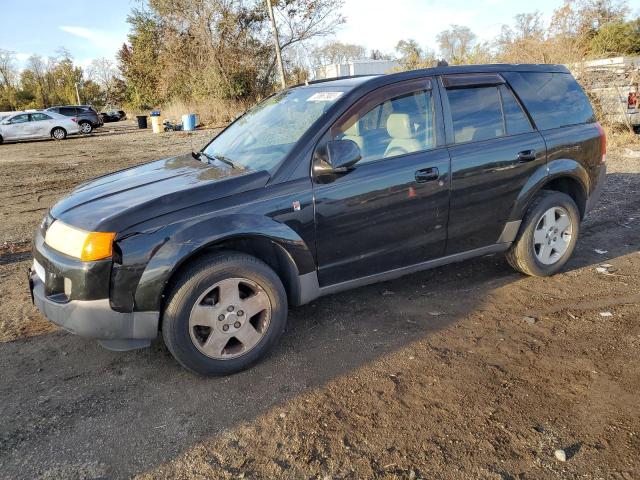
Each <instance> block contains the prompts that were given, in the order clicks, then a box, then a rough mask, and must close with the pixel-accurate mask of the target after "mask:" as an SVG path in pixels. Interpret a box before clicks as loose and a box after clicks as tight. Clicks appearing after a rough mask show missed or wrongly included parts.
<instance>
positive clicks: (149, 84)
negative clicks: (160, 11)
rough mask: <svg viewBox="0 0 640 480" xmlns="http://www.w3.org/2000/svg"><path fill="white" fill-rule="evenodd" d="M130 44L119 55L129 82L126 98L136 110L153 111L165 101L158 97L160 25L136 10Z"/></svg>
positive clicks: (125, 45)
mask: <svg viewBox="0 0 640 480" xmlns="http://www.w3.org/2000/svg"><path fill="white" fill-rule="evenodd" d="M127 21H128V22H129V24H130V25H131V32H130V33H129V36H128V39H129V43H128V44H123V45H122V48H121V49H120V51H119V52H118V61H119V67H120V72H121V73H122V76H123V78H124V79H125V82H126V85H127V86H126V91H125V98H126V100H127V103H128V104H129V105H130V106H132V107H133V108H136V109H144V108H151V107H153V106H155V105H157V104H158V103H159V102H160V101H161V100H162V99H161V98H160V97H159V96H158V94H157V90H158V89H157V83H158V81H159V77H160V74H161V71H162V66H161V65H160V39H161V35H160V24H159V21H158V19H157V17H155V16H154V15H153V14H152V13H150V12H148V11H143V10H138V9H134V10H133V12H132V13H131V15H129V17H128V18H127Z"/></svg>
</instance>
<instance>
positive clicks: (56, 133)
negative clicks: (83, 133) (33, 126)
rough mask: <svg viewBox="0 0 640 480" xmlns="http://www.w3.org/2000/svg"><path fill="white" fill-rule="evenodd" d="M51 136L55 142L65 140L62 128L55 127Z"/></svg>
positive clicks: (65, 133)
mask: <svg viewBox="0 0 640 480" xmlns="http://www.w3.org/2000/svg"><path fill="white" fill-rule="evenodd" d="M51 136H52V137H53V138H54V139H56V140H64V139H65V138H67V131H66V130H65V129H64V128H62V127H56V128H54V129H53V130H51Z"/></svg>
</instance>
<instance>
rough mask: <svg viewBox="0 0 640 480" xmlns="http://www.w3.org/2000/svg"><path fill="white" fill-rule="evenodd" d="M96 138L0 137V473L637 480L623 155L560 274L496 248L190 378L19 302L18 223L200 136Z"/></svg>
mask: <svg viewBox="0 0 640 480" xmlns="http://www.w3.org/2000/svg"><path fill="white" fill-rule="evenodd" d="M109 130H111V131H109ZM98 132H99V133H96V134H95V135H92V136H90V137H78V138H72V139H69V140H67V141H64V142H53V141H42V142H31V143H21V144H13V145H2V146H0V184H1V185H2V189H1V190H0V225H1V227H0V291H2V295H1V296H0V368H1V371H2V377H1V378H2V382H0V478H7V479H16V478H46V479H54V478H56V479H57V478H75V479H81V478H82V479H83V478H127V477H131V476H135V475H140V477H142V478H158V479H160V478H194V479H195V478H202V479H204V478H243V477H244V478H296V479H297V478H318V479H324V478H353V479H356V478H390V479H391V478H428V479H438V478H447V479H449V478H454V479H455V478H483V479H484V478H489V479H525V478H537V479H538V478H543V479H544V478H563V479H564V478H569V479H573V478H576V479H577V478H580V479H585V478H587V479H591V478H593V479H600V478H615V479H634V478H639V477H640V440H639V438H638V435H639V434H640V405H639V402H638V398H640V365H639V364H638V361H637V359H638V356H639V355H638V354H639V353H640V322H639V320H640V318H639V317H640V308H639V305H640V286H639V282H638V277H639V273H640V253H638V250H639V246H640V159H639V158H638V157H636V156H635V154H634V152H633V151H631V152H630V151H628V150H625V149H615V148H610V151H609V161H608V169H609V174H608V179H607V185H606V190H605V193H604V196H603V198H602V201H601V202H600V205H599V207H598V208H597V209H596V210H595V211H593V212H592V213H591V214H590V216H589V217H588V218H587V220H586V221H585V223H584V224H583V231H582V234H581V239H580V241H579V243H578V248H577V251H576V254H575V255H574V258H573V259H572V260H571V261H570V263H569V264H568V266H567V267H566V268H565V271H564V272H563V273H561V274H559V275H556V276H554V277H552V278H528V277H523V276H521V275H519V274H516V273H514V272H513V271H512V270H511V269H510V268H509V267H508V265H507V264H506V262H505V261H504V259H503V257H502V256H501V255H495V256H490V257H485V258H482V259H476V260H473V261H470V262H466V263H461V264H457V265H452V266H448V267H443V268H439V269H435V270H431V271H428V272H424V273H420V274H416V275H411V276H408V277H405V278H402V279H399V280H395V281H392V282H387V283H384V284H379V285H373V286H369V287H364V288H360V289H357V290H353V291H350V292H345V293H342V294H338V295H333V296H330V297H326V298H322V299H319V300H317V301H315V302H313V303H312V304H310V305H306V306H304V307H301V308H296V309H293V310H292V311H291V314H290V324H289V330H288V332H287V334H286V335H285V337H284V341H283V342H282V344H281V345H280V346H279V347H278V348H276V349H275V351H274V352H273V354H271V355H270V356H269V357H268V358H267V359H266V360H265V361H264V362H262V363H261V364H259V365H257V366H256V367H255V368H253V369H252V370H249V371H247V372H243V373H241V374H237V375H234V376H232V377H226V378H216V379H203V378H200V377H196V376H194V375H192V374H190V373H188V372H186V371H185V370H183V369H181V368H180V367H179V366H178V365H177V364H176V363H175V362H174V361H173V360H172V359H171V357H170V356H169V354H168V352H167V350H166V348H165V347H164V345H163V344H162V342H161V341H159V340H158V341H156V342H155V343H154V344H153V346H152V348H150V349H146V350H141V351H134V352H126V353H115V352H109V351H107V350H104V349H102V348H100V347H99V346H98V345H97V344H95V343H94V342H92V341H89V340H85V339H82V338H78V337H74V336H73V335H70V334H68V333H66V332H63V331H60V330H57V329H56V328H55V327H53V326H52V325H51V324H49V323H48V322H47V321H46V320H45V319H43V318H42V317H41V316H40V315H39V314H38V312H37V311H36V310H35V309H34V308H33V307H32V306H31V304H30V298H29V293H28V290H27V286H26V276H25V271H26V269H27V267H28V265H29V263H30V261H31V260H30V254H29V250H30V237H31V232H32V231H33V229H34V228H35V227H36V225H37V224H38V222H39V221H40V220H41V218H42V216H43V215H44V213H45V211H46V209H47V208H48V207H49V206H50V205H51V204H52V203H54V202H55V200H56V199H57V198H59V197H60V196H61V195H62V194H64V193H66V192H67V191H69V190H70V189H71V188H72V187H73V186H74V185H75V184H77V183H79V182H81V181H83V180H85V179H88V178H91V177H94V176H97V175H101V174H104V173H107V172H110V171H113V170H116V169H118V168H122V167H126V166H129V165H133V164H136V163H140V162H143V161H147V160H151V159H154V158H158V157H161V156H165V155H170V154H175V153H180V152H183V151H185V150H187V149H189V148H191V145H193V147H194V148H197V147H199V146H201V145H202V144H204V142H205V141H206V139H207V138H210V137H211V136H212V134H213V132H212V131H200V132H197V133H195V134H193V135H192V136H189V135H187V134H186V133H177V132H176V133H170V134H162V135H152V134H151V133H150V132H148V131H138V130H135V129H134V128H133V126H132V125H130V124H119V125H116V126H110V127H109V128H105V129H102V130H99V131H98ZM636 148H637V147H636ZM596 249H597V250H599V251H604V250H606V253H597V252H596ZM603 264H604V265H609V266H606V267H601V266H602V265H603ZM597 267H601V269H602V268H604V270H603V271H602V273H601V272H598V271H597V270H596V268H597ZM607 312H608V313H610V316H603V315H602V314H607ZM557 449H563V450H564V452H565V455H566V457H567V460H566V461H565V462H561V461H559V460H558V459H556V457H555V455H554V451H555V450H557Z"/></svg>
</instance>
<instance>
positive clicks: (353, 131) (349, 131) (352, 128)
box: [344, 120, 360, 137]
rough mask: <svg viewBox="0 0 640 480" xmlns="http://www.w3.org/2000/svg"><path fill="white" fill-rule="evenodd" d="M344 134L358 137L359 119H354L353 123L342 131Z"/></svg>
mask: <svg viewBox="0 0 640 480" xmlns="http://www.w3.org/2000/svg"><path fill="white" fill-rule="evenodd" d="M344 134H345V135H349V136H352V137H359V136H360V122H359V121H357V120H356V121H355V122H353V125H351V126H350V127H349V128H347V129H346V130H345V131H344Z"/></svg>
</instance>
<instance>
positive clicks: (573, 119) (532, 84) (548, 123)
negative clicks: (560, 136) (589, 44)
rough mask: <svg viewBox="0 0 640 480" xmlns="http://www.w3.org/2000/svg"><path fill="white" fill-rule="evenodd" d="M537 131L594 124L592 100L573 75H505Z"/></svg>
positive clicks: (536, 73)
mask: <svg viewBox="0 0 640 480" xmlns="http://www.w3.org/2000/svg"><path fill="white" fill-rule="evenodd" d="M502 75H503V76H504V78H506V79H507V81H508V82H509V84H510V85H511V86H512V87H513V89H514V91H515V92H516V93H517V94H518V97H519V98H520V100H522V103H523V105H524V106H525V107H526V109H527V111H528V112H529V113H530V114H531V118H532V119H533V121H534V122H535V124H536V126H537V127H538V130H547V129H550V128H559V127H564V126H567V125H578V124H581V123H591V122H595V121H596V120H595V116H594V114H593V109H592V108H591V104H590V103H589V99H588V98H587V96H586V95H585V93H584V91H583V90H582V88H580V85H578V83H577V82H576V81H575V79H574V78H573V77H572V76H571V74H570V73H551V72H548V73H547V72H545V73H543V72H535V73H534V72H503V74H502Z"/></svg>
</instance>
